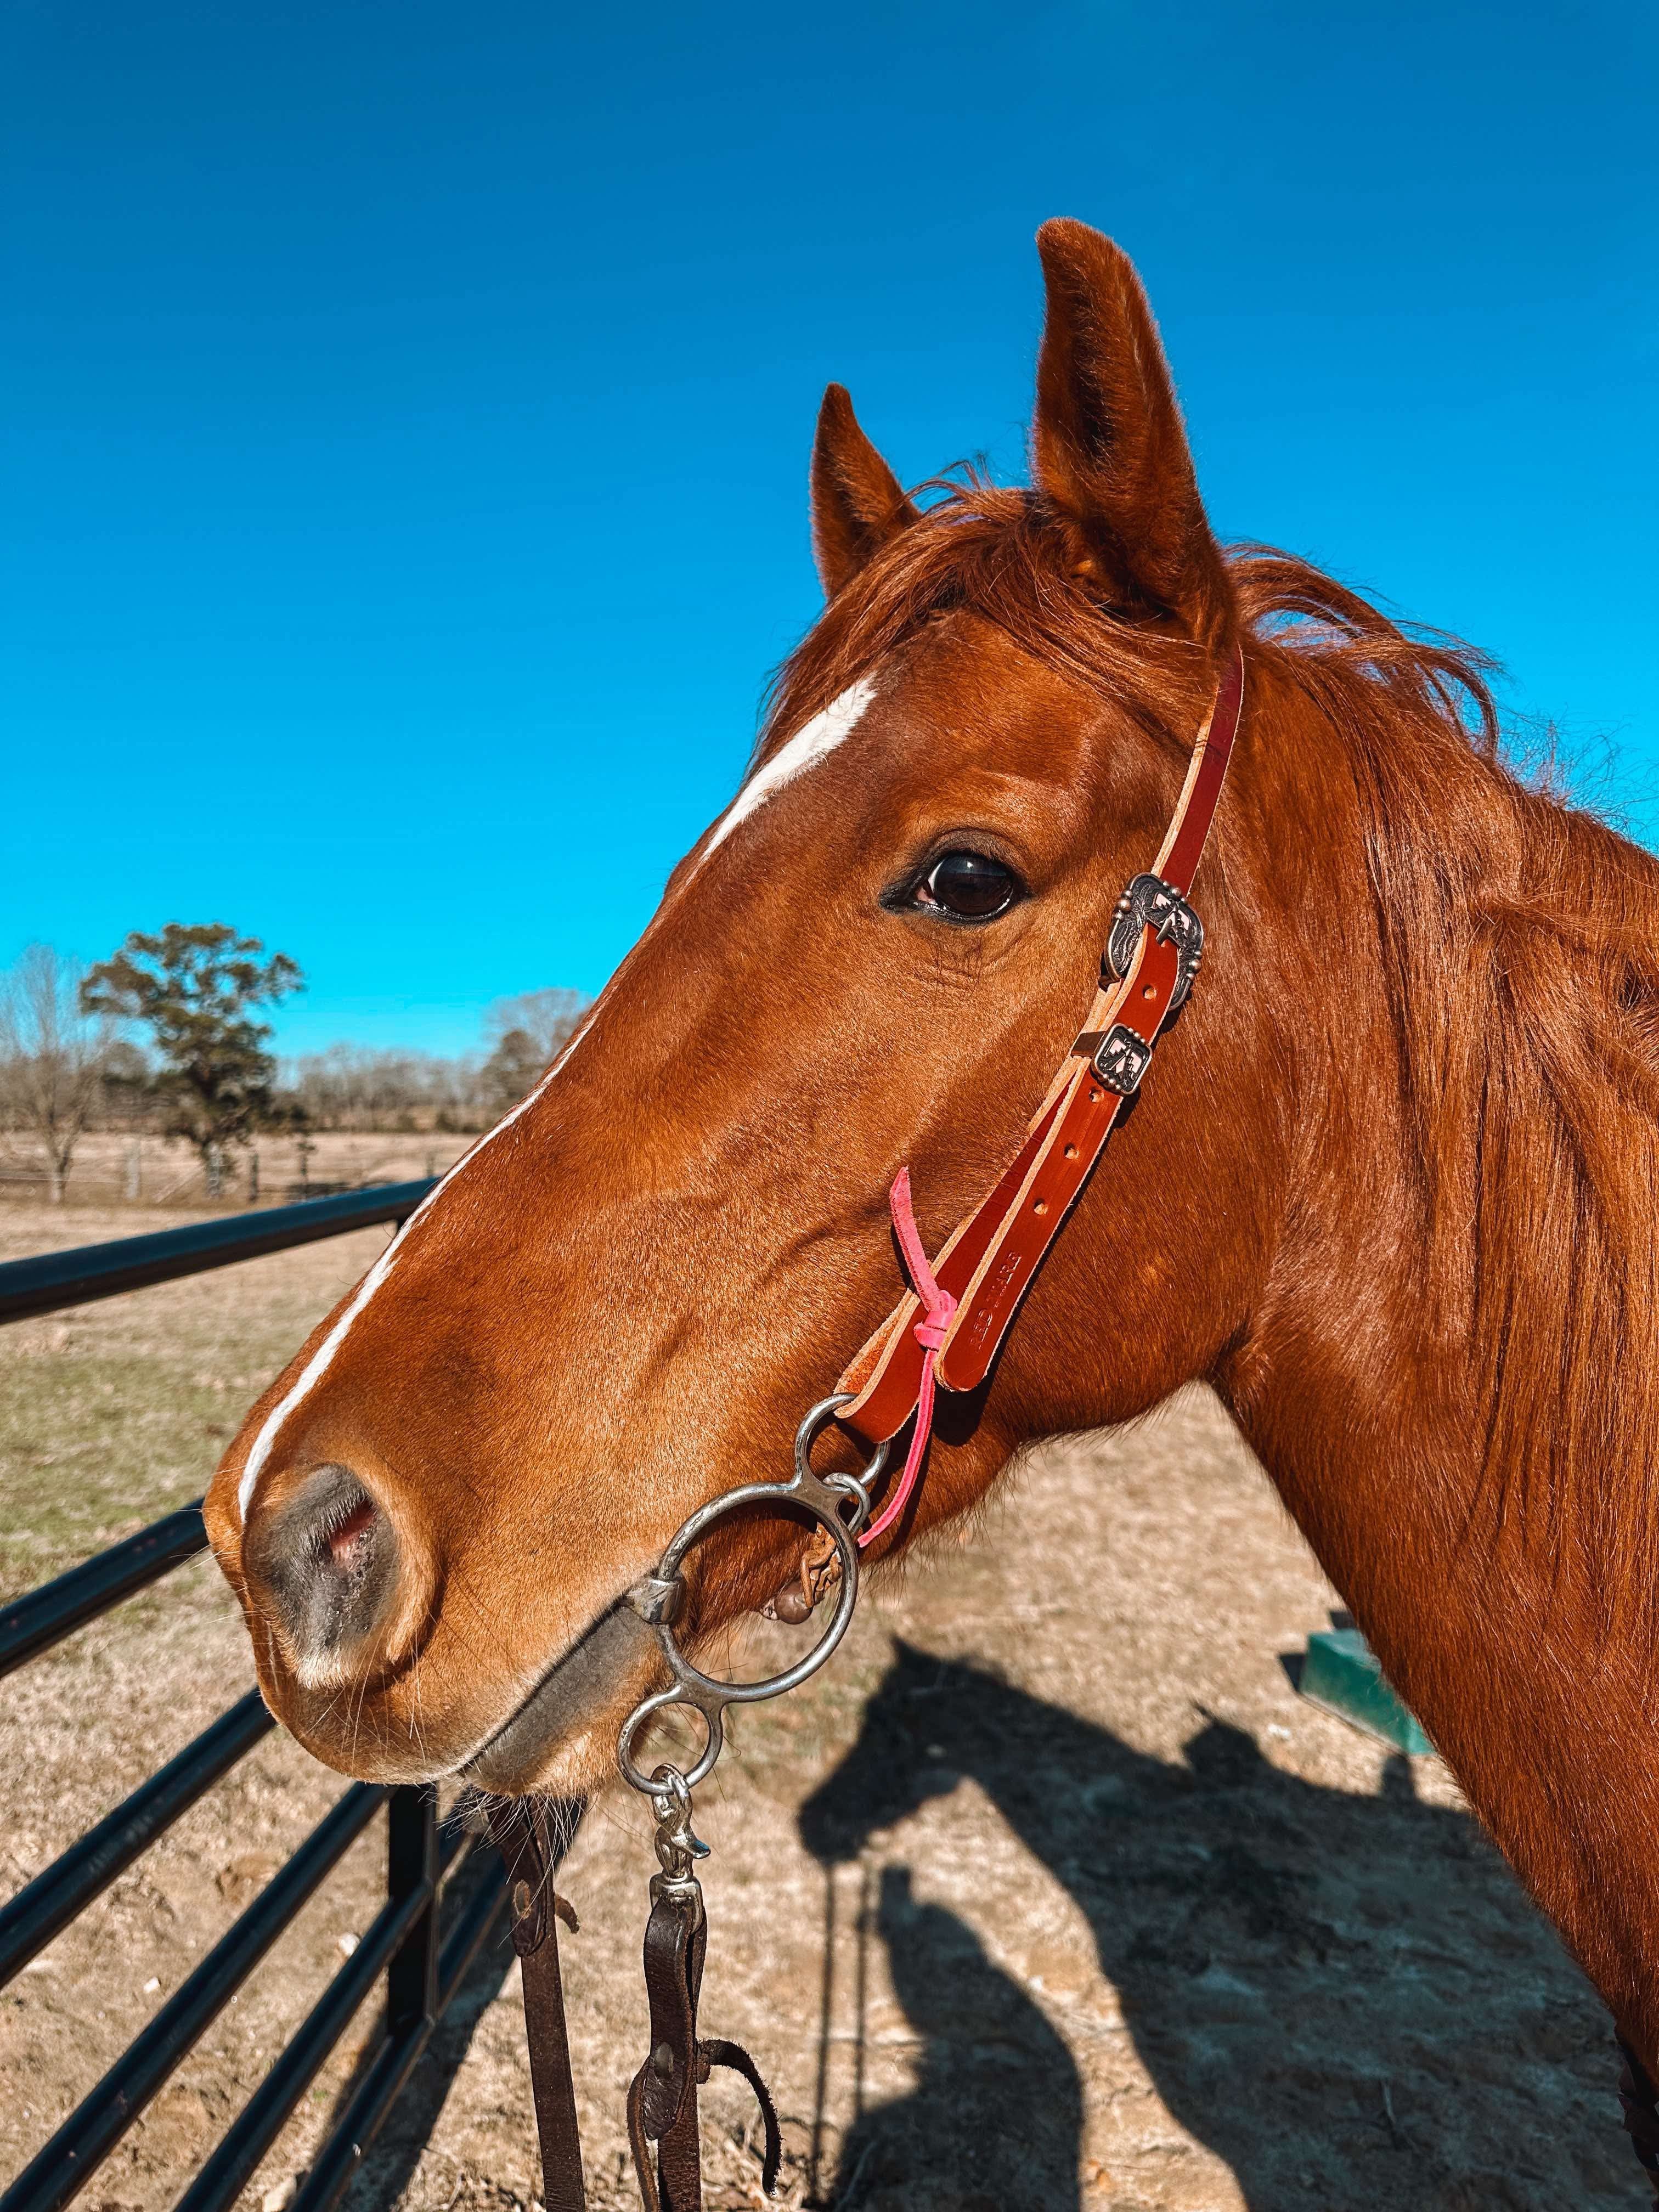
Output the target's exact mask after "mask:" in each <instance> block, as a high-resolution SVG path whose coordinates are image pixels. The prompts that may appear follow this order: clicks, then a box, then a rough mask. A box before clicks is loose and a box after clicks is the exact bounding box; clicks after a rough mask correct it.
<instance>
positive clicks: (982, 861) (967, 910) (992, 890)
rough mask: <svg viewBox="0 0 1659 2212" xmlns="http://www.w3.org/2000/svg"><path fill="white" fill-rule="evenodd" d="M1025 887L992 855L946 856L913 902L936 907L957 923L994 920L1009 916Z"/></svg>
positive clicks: (965, 853)
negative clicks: (1005, 915) (997, 917)
mask: <svg viewBox="0 0 1659 2212" xmlns="http://www.w3.org/2000/svg"><path fill="white" fill-rule="evenodd" d="M1024 888H1025V886H1024V884H1022V883H1021V881H1020V879H1019V878H1018V876H1017V875H1016V874H1015V873H1014V872H1013V870H1012V868H1010V867H1007V866H1005V865H1004V864H1003V862H1002V861H1000V860H993V859H992V858H991V856H990V854H988V853H970V852H968V851H967V850H965V849H964V850H962V851H958V852H952V853H945V854H942V855H941V857H940V858H939V860H935V861H934V863H933V866H932V867H931V868H929V870H928V871H927V874H926V875H925V876H924V877H923V878H922V879H921V882H920V883H919V884H917V885H916V887H915V891H914V892H913V893H912V895H911V896H912V901H913V903H914V904H915V905H917V906H919V907H924V908H938V909H939V911H941V912H942V913H945V914H948V915H951V916H952V917H953V918H954V919H955V920H956V921H994V919H995V917H996V916H997V915H1000V914H1006V912H1007V911H1008V908H1010V907H1011V906H1012V904H1013V903H1014V901H1015V900H1016V899H1017V898H1018V897H1019V896H1020V894H1021V892H1022V891H1024Z"/></svg>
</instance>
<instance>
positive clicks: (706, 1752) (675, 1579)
mask: <svg viewBox="0 0 1659 2212" xmlns="http://www.w3.org/2000/svg"><path fill="white" fill-rule="evenodd" d="M851 1403H852V1398H851V1396H850V1395H848V1393H845V1392H842V1393H838V1394H837V1395H836V1396H834V1397H831V1398H823V1399H821V1400H820V1401H819V1402H818V1403H817V1405H816V1406H814V1407H812V1409H811V1412H810V1413H808V1414H807V1416H806V1418H805V1420H804V1421H803V1422H802V1423H801V1425H800V1427H799V1430H798V1431H796V1436H795V1471H794V1474H793V1475H792V1476H791V1477H790V1479H789V1480H788V1481H787V1482H783V1483H778V1482H745V1483H744V1484H742V1485H741V1486H739V1487H738V1489H736V1490H728V1491H726V1492H724V1493H723V1494H722V1495H721V1496H720V1497H719V1498H711V1499H710V1500H709V1502H708V1504H707V1505H700V1506H699V1507H698V1508H697V1510H696V1512H695V1513H694V1514H692V1515H691V1516H690V1519H689V1520H687V1521H685V1522H683V1523H682V1524H681V1526H680V1528H678V1529H677V1530H676V1532H675V1534H674V1535H673V1537H672V1538H671V1541H670V1543H669V1546H668V1549H667V1550H666V1551H665V1553H663V1555H662V1559H661V1560H660V1561H659V1564H658V1566H657V1569H656V1571H655V1573H654V1574H653V1575H651V1576H648V1577H647V1578H646V1580H645V1581H644V1582H643V1583H641V1584H640V1585H639V1586H638V1587H639V1590H640V1593H641V1595H640V1596H639V1598H638V1599H637V1600H635V1593H634V1592H632V1591H630V1592H629V1600H630V1602H633V1603H634V1606H635V1611H636V1612H637V1613H641V1617H642V1618H644V1619H645V1620H647V1622H648V1624H649V1626H651V1628H652V1629H653V1632H654V1633H655V1635H656V1638H657V1641H658V1643H659V1644H660V1645H661V1646H662V1654H663V1657H664V1658H665V1660H666V1661H667V1662H668V1670H669V1672H670V1674H671V1675H672V1676H673V1678H674V1679H673V1680H672V1682H671V1684H670V1685H669V1686H668V1688H666V1689H665V1690H658V1691H656V1692H653V1695H652V1696H650V1697H648V1698H647V1699H644V1700H643V1701H642V1702H641V1704H640V1705H636V1706H635V1709H634V1711H632V1712H631V1713H630V1714H629V1717H628V1718H627V1720H626V1721H624V1722H623V1728H622V1733H621V1735H619V1736H618V1737H617V1765H619V1766H620V1767H621V1769H622V1771H623V1780H624V1781H626V1782H627V1783H629V1784H630V1786H631V1787H632V1788H634V1789H635V1790H639V1791H640V1792H641V1795H642V1796H647V1797H660V1796H661V1795H662V1791H663V1784H662V1783H661V1782H660V1781H659V1780H658V1779H656V1778H655V1777H654V1776H647V1775H646V1774H644V1773H642V1772H641V1770H640V1768H639V1767H638V1766H637V1765H635V1760H634V1755H633V1754H634V1745H635V1741H637V1739H638V1736H639V1734H640V1731H641V1729H642V1728H643V1727H644V1726H645V1724H646V1723H647V1721H648V1720H650V1719H651V1718H652V1717H653V1715H654V1714H657V1713H659V1712H664V1711H666V1710H667V1709H668V1708H669V1707H670V1706H671V1705H690V1706H691V1707H692V1708H693V1709H694V1710H695V1711H696V1712H698V1713H699V1714H701V1716H702V1722H703V1725H704V1727H705V1728H706V1729H707V1730H708V1741H707V1742H706V1743H705V1744H704V1745H703V1747H702V1751H701V1753H699V1754H698V1756H697V1758H696V1760H695V1761H694V1762H693V1764H692V1765H691V1767H690V1770H689V1771H687V1772H686V1774H685V1775H684V1784H685V1786H686V1787H687V1788H688V1789H695V1788H696V1785H697V1784H698V1783H700V1782H702V1781H703V1780H705V1779H706V1778H707V1777H708V1773H709V1771H710V1770H711V1769H712V1768H713V1766H714V1761H715V1760H716V1759H718V1758H719V1757H720V1749H721V1746H722V1745H723V1743H724V1742H725V1740H726V1707H727V1706H728V1705H760V1704H761V1703H763V1700H765V1699H768V1698H777V1697H781V1696H782V1695H783V1693H784V1692H785V1691H786V1690H793V1689H796V1688H798V1687H799V1685H800V1684H801V1683H803V1682H805V1681H806V1680H808V1679H809V1678H810V1677H811V1675H813V1674H817V1671H818V1668H820V1667H822V1666H823V1662H824V1661H825V1660H826V1659H827V1658H828V1657H829V1655H830V1653H831V1652H832V1651H833V1650H835V1648H836V1645H837V1644H839V1643H840V1642H841V1639H842V1637H843V1636H845V1635H846V1633H847V1631H848V1626H850V1625H851V1622H852V1619H853V1608H854V1606H855V1605H856V1604H857V1602H858V1594H859V1547H858V1532H859V1530H860V1528H862V1527H863V1526H864V1523H865V1522H866V1521H867V1520H868V1518H869V1517H870V1490H869V1486H870V1485H871V1484H872V1482H874V1481H875V1480H877V1478H878V1476H879V1475H880V1474H881V1473H882V1470H883V1469H884V1468H885V1466H886V1464H887V1455H888V1449H889V1448H888V1446H887V1445H886V1444H880V1445H878V1447H877V1449H876V1453H875V1456H874V1457H873V1458H872V1460H871V1462H870V1463H869V1465H868V1466H867V1467H866V1468H864V1470H863V1472H862V1473H861V1474H817V1473H815V1471H814V1469H813V1467H812V1462H811V1454H812V1446H813V1444H814V1443H816V1442H817V1438H818V1437H819V1435H820V1434H821V1433H822V1431H823V1429H824V1428H825V1427H826V1426H827V1425H828V1424H829V1422H830V1421H831V1420H833V1419H834V1418H835V1416H836V1413H839V1412H840V1411H841V1409H842V1407H843V1406H848V1405H850V1404H851ZM750 1505H773V1506H780V1505H781V1506H786V1507H787V1506H794V1507H797V1508H799V1510H801V1511H802V1512H804V1513H806V1514H807V1515H809V1516H811V1519H812V1520H814V1521H815V1522H817V1525H818V1526H819V1528H822V1529H823V1531H824V1533H825V1534H827V1535H828V1536H829V1539H830V1541H831V1542H832V1543H833V1544H834V1546H835V1547H836V1559H837V1560H838V1562H839V1564H840V1566H841V1587H840V1589H839V1590H838V1592H837V1593H836V1609H835V1612H834V1613H833V1614H832V1615H831V1616H830V1619H829V1625H828V1626H826V1628H825V1629H824V1632H823V1635H822V1636H821V1637H820V1638H818V1640H817V1643H816V1644H814V1645H813V1646H812V1648H811V1650H810V1651H808V1652H806V1653H805V1654H804V1655H803V1656H802V1657H800V1658H799V1659H798V1660H796V1662H794V1664H793V1666H792V1667H786V1668H783V1670H782V1671H781V1673H780V1674H769V1675H767V1676H766V1677H765V1679H764V1680H762V1681H759V1682H724V1681H721V1680H720V1678H719V1677H718V1676H717V1675H714V1674H704V1673H703V1672H702V1669H701V1668H697V1667H694V1666H693V1665H692V1664H691V1662H690V1660H689V1659H688V1658H687V1657H686V1656H685V1654H684V1652H683V1651H682V1650H680V1648H679V1645H678V1644H677V1643H676V1641H675V1639H674V1630H673V1625H672V1622H671V1620H668V1619H666V1618H665V1617H664V1615H665V1612H666V1613H672V1612H674V1611H676V1610H678V1608H677V1607H675V1606H673V1605H666V1606H665V1602H664V1591H665V1586H677V1585H678V1583H679V1580H680V1568H681V1566H682V1565H683V1564H684V1559H685V1556H686V1553H688V1552H689V1551H690V1549H691V1547H692V1546H693V1545H694V1544H696V1542H697V1541H699V1540H700V1539H701V1538H702V1537H703V1536H705V1535H707V1534H708V1531H709V1530H710V1529H711V1528H714V1526H715V1525H716V1523H717V1522H720V1521H723V1520H724V1519H725V1518H726V1516H727V1515H728V1514H732V1513H736V1512H738V1511H739V1510H741V1509H742V1508H744V1506H750ZM849 1505H850V1506H851V1507H852V1509H853V1510H852V1512H851V1514H850V1515H849V1514H848V1510H847V1509H848V1506H849ZM647 1608H648V1610H647ZM661 1771H662V1770H661V1769H660V1768H659V1769H657V1770H656V1772H657V1773H658V1774H660V1773H661ZM671 1771H675V1770H671Z"/></svg>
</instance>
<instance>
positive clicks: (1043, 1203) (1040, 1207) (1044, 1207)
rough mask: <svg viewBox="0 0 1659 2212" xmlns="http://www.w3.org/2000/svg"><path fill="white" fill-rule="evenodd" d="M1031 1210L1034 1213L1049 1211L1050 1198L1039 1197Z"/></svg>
mask: <svg viewBox="0 0 1659 2212" xmlns="http://www.w3.org/2000/svg"><path fill="white" fill-rule="evenodd" d="M1031 1211H1032V1212H1033V1213H1046V1212H1048V1200H1047V1199H1046V1198H1040V1199H1038V1200H1037V1201H1036V1204H1035V1205H1034V1206H1032V1208H1031Z"/></svg>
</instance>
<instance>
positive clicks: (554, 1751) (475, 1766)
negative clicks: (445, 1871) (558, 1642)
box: [457, 1597, 662, 1797]
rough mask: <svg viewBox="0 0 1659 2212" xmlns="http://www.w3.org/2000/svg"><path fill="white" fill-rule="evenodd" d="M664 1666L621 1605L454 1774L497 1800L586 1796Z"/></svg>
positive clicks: (644, 1630) (608, 1766)
mask: <svg viewBox="0 0 1659 2212" xmlns="http://www.w3.org/2000/svg"><path fill="white" fill-rule="evenodd" d="M661 1663H662V1662H661V1654H660V1653H659V1650H658V1648H657V1641H656V1638H655V1637H654V1636H653V1634H652V1632H651V1631H650V1629H649V1628H648V1627H647V1626H646V1624H645V1622H644V1621H643V1620H641V1618H640V1615H639V1614H638V1613H636V1612H635V1609H634V1607H633V1606H632V1605H630V1604H629V1601H628V1600H627V1598H626V1597H620V1598H618V1599H617V1601H616V1602H615V1603H614V1604H613V1605H611V1607H608V1608H607V1609H606V1611H605V1612H604V1613H600V1614H599V1618H598V1619H597V1620H595V1621H593V1623H592V1626H590V1627H588V1628H587V1629H586V1631H584V1632H583V1633H582V1634H581V1635H580V1636H579V1637H578V1638H577V1639H576V1641H575V1642H574V1644H571V1645H570V1646H569V1648H568V1650H566V1651H565V1652H564V1653H563V1654H562V1656H560V1657H559V1658H557V1659H556V1660H555V1661H554V1662H553V1664H552V1665H551V1666H550V1668H547V1670H546V1672H545V1673H544V1674H543V1675H542V1677H541V1679H540V1680H539V1681H538V1682H537V1683H536V1684H535V1686H534V1687H533V1688H532V1690H531V1691H530V1692H529V1693H528V1694H527V1695H526V1697H524V1698H523V1699H521V1700H520V1703H519V1704H518V1705H516V1706H515V1707H514V1708H513V1711H512V1712H510V1713H509V1714H508V1715H507V1718H506V1719H505V1720H504V1721H503V1722H502V1723H501V1726H500V1727H499V1728H498V1729H496V1730H495V1734H494V1735H491V1736H490V1737H489V1739H488V1741H486V1742H484V1743H483V1745H481V1746H480V1747H479V1748H478V1749H477V1751H476V1752H474V1753H472V1755H471V1757H470V1758H469V1759H466V1760H465V1762H464V1764H463V1765H461V1766H460V1767H459V1769H458V1770H457V1771H458V1774H459V1779H460V1780H461V1781H463V1782H469V1783H471V1784H474V1785H475V1786H476V1787H477V1788H478V1789H481V1790H489V1791H491V1792H492V1793H494V1794H495V1795H496V1796H508V1797H515V1796H524V1795H526V1794H527V1793H529V1792H531V1791H535V1792H538V1793H545V1794H551V1795H556V1796H575V1795H579V1794H590V1793H591V1792H592V1790H593V1789H594V1788H595V1787H596V1786H597V1785H598V1784H600V1783H601V1782H602V1781H604V1780H605V1779H606V1778H607V1777H608V1776H609V1775H610V1774H611V1773H612V1772H614V1771H615V1767H616V1757H617V1731H618V1729H620V1727H621V1725H622V1722H623V1719H624V1718H625V1717H626V1716H627V1713H628V1711H629V1709H630V1708H631V1707H632V1706H633V1705H634V1704H635V1703H636V1702H637V1700H638V1699H639V1698H641V1696H643V1695H644V1694H645V1692H646V1691H647V1689H648V1688H649V1687H650V1686H651V1678H652V1676H653V1673H656V1672H659V1671H660V1668H661Z"/></svg>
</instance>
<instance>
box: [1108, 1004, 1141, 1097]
mask: <svg viewBox="0 0 1659 2212" xmlns="http://www.w3.org/2000/svg"><path fill="white" fill-rule="evenodd" d="M1151 1059H1152V1047H1151V1045H1149V1044H1148V1043H1147V1042H1146V1038H1145V1037H1143V1036H1136V1035H1135V1033H1134V1031H1133V1030H1132V1029H1130V1028H1128V1027H1127V1024H1124V1023H1122V1022H1118V1023H1115V1024H1114V1025H1113V1027H1112V1028H1110V1029H1109V1030H1107V1032H1106V1034H1105V1036H1103V1037H1102V1039H1101V1041H1100V1046H1099V1049H1098V1050H1097V1052H1096V1054H1095V1073H1096V1074H1097V1076H1098V1077H1099V1078H1100V1079H1101V1081H1102V1082H1103V1084H1104V1085H1105V1086H1106V1088H1107V1089H1108V1090H1109V1091H1116V1093H1117V1095H1118V1097H1120V1098H1127V1097H1128V1096H1129V1095H1130V1093H1131V1092H1132V1091H1135V1090H1138V1089H1139V1085H1140V1079H1141V1077H1142V1076H1143V1075H1145V1073H1146V1064H1147V1062H1148V1061H1149V1060H1151Z"/></svg>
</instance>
